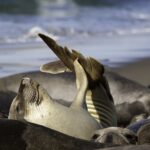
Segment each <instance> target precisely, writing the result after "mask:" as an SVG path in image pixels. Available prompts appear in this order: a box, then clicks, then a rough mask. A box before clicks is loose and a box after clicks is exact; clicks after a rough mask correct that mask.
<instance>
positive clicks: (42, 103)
mask: <svg viewBox="0 0 150 150" xmlns="http://www.w3.org/2000/svg"><path fill="white" fill-rule="evenodd" d="M75 68H76V69H75V73H76V83H77V94H76V96H75V99H74V101H73V103H72V104H71V105H70V106H69V107H67V106H64V105H62V104H59V103H57V102H56V101H54V100H53V99H52V98H51V97H50V96H49V95H48V93H47V91H46V90H45V89H44V88H43V87H42V86H41V85H39V84H38V83H37V82H35V81H33V80H31V79H30V78H23V80H22V82H21V84H20V88H19V91H18V94H17V96H16V98H15V99H14V100H13V102H12V104H11V108H10V112H9V119H17V120H26V121H29V122H33V123H37V124H40V125H43V126H46V127H48V128H52V129H55V130H57V131H60V132H62V133H65V134H67V135H71V136H74V137H78V138H81V139H90V138H91V136H92V133H93V132H94V131H95V130H97V129H99V128H101V126H100V125H99V123H98V122H97V121H96V120H95V119H94V118H93V117H92V116H91V115H90V114H89V112H88V111H87V110H86V109H84V102H85V93H86V90H87V85H88V81H87V77H86V74H85V72H84V70H83V68H82V67H81V66H80V64H79V63H78V62H77V61H75Z"/></svg>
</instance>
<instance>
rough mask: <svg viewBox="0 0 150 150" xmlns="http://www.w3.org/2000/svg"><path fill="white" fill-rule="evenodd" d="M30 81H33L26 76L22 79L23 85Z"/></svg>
mask: <svg viewBox="0 0 150 150" xmlns="http://www.w3.org/2000/svg"><path fill="white" fill-rule="evenodd" d="M30 81H31V80H30V78H28V77H25V78H23V79H22V84H23V85H25V84H29V83H30Z"/></svg>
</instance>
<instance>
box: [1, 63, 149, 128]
mask: <svg viewBox="0 0 150 150" xmlns="http://www.w3.org/2000/svg"><path fill="white" fill-rule="evenodd" d="M53 65H54V64H53ZM53 65H51V63H49V67H50V68H51V66H52V67H54V66H53ZM25 76H28V77H30V78H32V79H34V80H36V81H38V82H39V83H40V84H42V86H43V87H44V88H45V89H46V90H47V91H48V93H49V94H50V95H51V96H52V98H53V99H57V100H59V101H60V100H61V101H60V102H61V103H63V104H65V105H67V106H69V105H70V104H69V103H68V101H72V100H73V97H75V93H76V86H75V76H74V74H73V73H69V72H65V73H60V74H47V73H42V72H40V71H34V72H25V73H20V74H15V75H11V76H8V77H3V78H0V91H1V93H0V111H1V112H4V113H5V114H7V115H8V112H9V108H10V104H11V102H12V100H13V99H14V97H15V96H16V93H17V91H18V87H19V84H20V81H21V79H22V78H23V77H25ZM105 76H106V79H107V80H108V83H109V86H110V91H111V93H112V96H113V99H114V103H115V106H116V111H117V117H118V118H117V119H118V125H119V126H127V125H129V123H130V122H131V120H132V118H133V117H134V116H136V115H138V114H143V113H146V114H147V115H150V111H149V108H150V106H149V105H146V103H145V102H148V101H150V89H148V88H146V87H145V86H143V85H140V84H138V83H136V82H134V81H132V80H129V79H127V78H125V77H123V76H120V75H118V74H116V73H113V72H108V71H106V72H105ZM53 85H55V87H54V86H53ZM62 100H63V101H62ZM66 101H67V102H66ZM136 101H141V102H142V103H145V105H144V107H143V105H138V103H135V102H136ZM122 104H125V105H122ZM136 105H137V106H140V107H142V108H141V109H139V107H135V106H136ZM123 106H124V107H123Z"/></svg>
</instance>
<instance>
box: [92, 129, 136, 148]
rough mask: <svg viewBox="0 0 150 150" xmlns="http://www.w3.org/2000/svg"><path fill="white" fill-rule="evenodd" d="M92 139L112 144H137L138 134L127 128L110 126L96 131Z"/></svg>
mask: <svg viewBox="0 0 150 150" xmlns="http://www.w3.org/2000/svg"><path fill="white" fill-rule="evenodd" d="M92 139H93V140H94V141H95V142H100V143H109V144H112V145H126V144H136V142H137V136H136V134H135V133H134V132H132V131H130V130H129V129H126V128H119V127H109V128H104V129H100V130H97V131H95V133H94V135H93V137H92Z"/></svg>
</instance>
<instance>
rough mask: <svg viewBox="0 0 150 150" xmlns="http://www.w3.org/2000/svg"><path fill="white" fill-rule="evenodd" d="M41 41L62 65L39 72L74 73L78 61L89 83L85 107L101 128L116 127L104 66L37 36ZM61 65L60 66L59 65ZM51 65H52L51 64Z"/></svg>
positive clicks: (48, 39) (115, 117)
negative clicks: (75, 61) (77, 60)
mask: <svg viewBox="0 0 150 150" xmlns="http://www.w3.org/2000/svg"><path fill="white" fill-rule="evenodd" d="M39 36H40V37H41V38H42V39H43V41H44V42H45V43H46V44H47V45H48V46H49V48H51V50H52V51H53V52H54V53H55V54H56V55H57V56H58V58H60V60H61V61H62V63H61V62H60V63H59V64H58V62H56V64H58V67H56V65H55V64H54V66H55V67H50V69H49V68H48V66H49V63H48V64H45V65H42V66H41V71H44V72H50V73H62V72H66V71H68V70H69V71H72V72H74V71H75V68H74V65H73V62H74V60H75V59H76V58H78V59H79V62H80V64H81V66H82V67H83V68H84V70H85V72H86V74H87V79H88V82H89V85H88V90H87V92H86V105H87V110H88V111H89V113H90V114H91V115H92V116H93V117H94V118H95V119H96V120H97V121H98V122H100V123H101V124H102V125H103V127H108V126H117V116H116V110H115V106H114V102H113V98H112V95H111V93H110V89H109V85H108V82H107V80H106V78H105V76H104V75H103V74H104V66H103V65H102V64H101V63H99V62H98V61H97V60H95V59H94V58H92V57H89V58H85V57H84V56H83V55H82V54H81V53H79V52H77V51H75V50H72V52H70V51H69V49H68V48H67V47H64V48H63V47H61V46H59V45H58V44H57V43H56V42H55V41H54V40H53V39H51V38H50V37H48V36H45V35H43V34H39ZM60 64H61V65H60ZM63 64H64V65H63ZM52 65H53V64H52ZM48 69H49V70H48Z"/></svg>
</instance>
